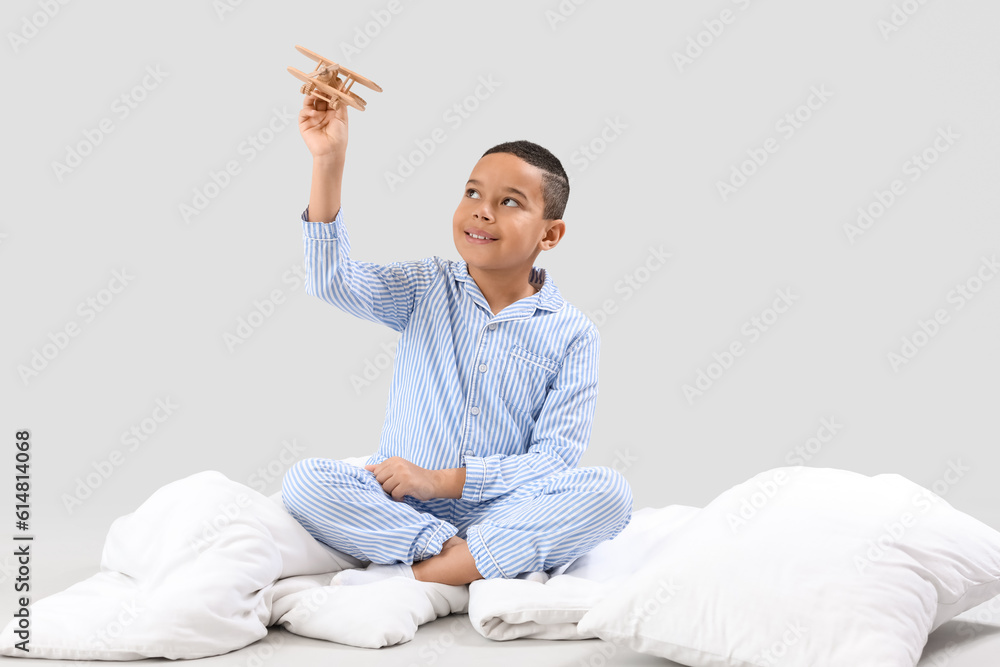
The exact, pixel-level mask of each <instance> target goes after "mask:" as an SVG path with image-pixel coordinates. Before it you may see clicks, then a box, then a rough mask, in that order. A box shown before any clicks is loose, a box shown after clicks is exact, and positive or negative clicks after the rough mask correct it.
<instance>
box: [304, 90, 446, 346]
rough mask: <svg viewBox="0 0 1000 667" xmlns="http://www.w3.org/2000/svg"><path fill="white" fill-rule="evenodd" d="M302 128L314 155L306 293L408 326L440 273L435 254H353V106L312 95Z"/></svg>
mask: <svg viewBox="0 0 1000 667" xmlns="http://www.w3.org/2000/svg"><path fill="white" fill-rule="evenodd" d="M299 132H300V133H301V134H302V138H303V140H305V142H306V146H307V147H308V148H309V152H310V153H312V157H313V169H312V188H311V190H310V193H309V207H308V209H307V216H306V215H304V216H303V218H302V220H303V222H302V225H303V237H304V244H305V248H304V249H305V269H306V280H305V290H306V293H307V294H312V295H314V296H318V297H319V298H321V299H323V300H324V301H326V302H327V303H330V304H333V305H335V306H337V307H339V308H341V309H342V310H344V311H346V312H348V313H350V314H352V315H354V316H356V317H360V318H361V319H365V320H369V321H372V322H378V323H381V324H385V325H386V326H388V327H390V328H392V329H394V330H396V331H402V330H403V329H404V328H405V327H406V324H407V322H408V321H409V318H410V314H411V313H412V312H413V308H414V306H415V304H416V302H417V300H418V299H419V298H420V296H421V295H422V294H423V293H424V292H425V291H426V290H427V287H428V286H429V285H430V284H431V283H432V282H433V281H434V279H435V277H436V276H437V275H438V267H437V265H436V264H435V262H434V261H433V259H432V258H427V259H424V260H420V261H398V262H393V263H391V264H376V263H374V262H364V261H359V260H355V259H352V258H351V257H350V249H351V244H350V240H349V238H348V235H347V230H346V228H345V227H344V225H343V210H342V209H341V199H340V196H341V184H342V182H343V179H344V162H345V157H346V154H347V105H345V104H340V105H338V108H337V110H336V111H330V110H329V109H328V108H327V103H326V102H324V101H323V100H318V99H316V98H314V97H312V96H311V95H306V97H305V100H304V101H303V103H302V110H301V111H300V112H299ZM323 223H326V224H323Z"/></svg>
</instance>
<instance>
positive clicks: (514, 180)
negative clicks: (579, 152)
mask: <svg viewBox="0 0 1000 667" xmlns="http://www.w3.org/2000/svg"><path fill="white" fill-rule="evenodd" d="M542 173H543V172H542V170H541V169H539V168H538V167H535V166H532V165H530V164H528V163H527V162H525V161H524V160H522V159H521V158H519V157H517V156H516V155H513V154H511V153H490V154H489V155H486V156H483V157H482V158H480V160H479V162H477V163H476V166H475V168H473V170H472V174H471V175H470V176H469V182H468V183H466V184H465V191H464V193H463V195H462V201H461V202H460V203H459V205H458V208H457V209H455V217H454V220H453V231H454V236H455V247H457V248H458V253H459V254H460V255H461V256H462V259H464V260H465V261H466V263H467V264H468V265H469V266H470V267H475V268H478V269H483V270H505V269H509V270H530V269H531V266H532V264H533V262H534V259H535V257H536V256H537V255H538V253H539V252H540V251H541V250H548V249H550V248H552V247H554V246H555V245H556V243H558V242H559V239H560V237H561V236H562V234H563V232H564V230H565V224H564V223H563V221H562V220H546V219H544V218H543V217H542V213H543V212H544V210H545V202H544V201H543V200H542ZM470 232H471V233H473V234H478V235H480V236H487V237H489V238H490V239H491V240H487V241H483V240H479V239H476V238H473V237H472V236H471V235H470Z"/></svg>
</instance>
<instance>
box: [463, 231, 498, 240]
mask: <svg viewBox="0 0 1000 667" xmlns="http://www.w3.org/2000/svg"><path fill="white" fill-rule="evenodd" d="M465 238H467V239H468V240H469V242H470V243H492V242H493V241H496V239H495V238H493V237H492V236H488V235H486V234H483V233H482V231H481V230H478V231H469V230H466V232H465Z"/></svg>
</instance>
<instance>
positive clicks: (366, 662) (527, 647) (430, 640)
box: [0, 610, 1000, 667]
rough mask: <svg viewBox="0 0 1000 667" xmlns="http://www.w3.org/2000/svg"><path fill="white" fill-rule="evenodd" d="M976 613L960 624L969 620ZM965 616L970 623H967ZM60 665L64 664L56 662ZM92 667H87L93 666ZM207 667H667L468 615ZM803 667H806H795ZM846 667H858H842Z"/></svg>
mask: <svg viewBox="0 0 1000 667" xmlns="http://www.w3.org/2000/svg"><path fill="white" fill-rule="evenodd" d="M974 614H975V610H972V611H970V612H967V613H966V614H963V616H962V617H961V618H967V617H968V618H974ZM970 615H971V616H970ZM0 662H5V663H10V664H15V663H16V664H38V665H46V666H48V667H52V665H53V664H54V661H51V660H30V659H23V658H0ZM155 663H172V664H177V661H176V660H166V659H163V658H150V659H147V660H141V661H135V662H131V661H130V662H119V663H116V664H130V665H131V664H135V665H148V664H155ZM58 664H62V663H58ZM91 664H93V663H91ZM198 664H199V665H206V667H208V666H211V667H216V666H218V667H268V666H274V667H277V666H279V665H282V666H283V665H296V666H299V665H303V666H308V665H348V666H350V667H369V666H371V667H374V666H376V665H377V666H382V667H384V666H387V665H389V666H392V667H418V666H419V667H424V666H427V667H430V666H431V665H436V666H440V667H447V666H452V665H454V666H458V665H461V666H462V667H468V666H470V665H471V666H474V667H510V666H511V665H515V666H520V667H535V666H540V665H544V666H545V667H602V666H605V665H606V666H608V667H615V666H625V665H636V666H642V665H650V666H652V665H658V666H659V667H673V666H674V665H676V664H677V663H673V662H668V661H665V660H662V659H660V658H655V657H653V656H649V655H640V654H638V653H634V652H632V651H628V650H625V649H617V648H616V647H615V646H613V645H612V644H608V643H607V642H603V641H599V640H586V641H562V642H556V641H542V640H532V639H518V640H515V641H511V642H493V641H490V640H488V639H485V638H483V637H482V636H480V635H479V634H477V633H476V632H475V631H474V630H473V629H472V626H471V624H470V623H469V617H468V616H466V615H461V616H454V617H448V618H442V619H438V620H437V621H434V622H433V623H428V624H426V625H424V626H421V628H420V630H419V631H418V632H417V636H416V638H414V640H413V641H412V642H409V643H407V644H402V645H400V646H394V647H390V648H384V649H375V650H373V649H360V648H352V647H350V646H341V645H339V644H332V643H330V642H325V641H320V640H315V639H308V638H306V637H300V636H298V635H294V634H292V633H290V632H286V631H285V630H283V629H280V628H271V631H270V633H269V634H268V636H267V637H265V638H264V639H262V640H260V641H258V642H256V643H254V644H251V645H250V646H246V647H244V648H242V649H240V650H238V651H233V652H232V653H227V654H225V655H220V656H214V657H210V658H202V659H200V660H198ZM996 665H1000V623H998V624H996V625H993V624H977V623H971V624H966V625H965V626H964V627H963V625H962V623H961V622H960V621H957V620H956V621H951V622H949V623H947V624H945V625H944V626H942V627H941V628H939V629H938V630H937V631H936V632H934V633H933V634H932V635H931V638H930V641H929V642H928V644H927V647H926V649H925V651H924V657H923V659H921V661H920V667H995V666H996ZM795 667H804V666H795ZM844 667H858V666H856V665H850V666H847V665H845V666H844Z"/></svg>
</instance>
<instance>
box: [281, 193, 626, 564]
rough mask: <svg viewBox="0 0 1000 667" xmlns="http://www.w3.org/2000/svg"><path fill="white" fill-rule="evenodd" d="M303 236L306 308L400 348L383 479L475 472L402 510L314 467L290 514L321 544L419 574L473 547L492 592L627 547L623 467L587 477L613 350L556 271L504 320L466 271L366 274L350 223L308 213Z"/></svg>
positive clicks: (374, 491) (369, 268) (366, 484)
mask: <svg viewBox="0 0 1000 667" xmlns="http://www.w3.org/2000/svg"><path fill="white" fill-rule="evenodd" d="M302 229H303V240H304V245H305V267H306V283H305V288H306V292H307V293H308V294H312V295H314V296H318V297H319V298H321V299H322V300H324V301H326V302H328V303H331V304H333V305H335V306H337V307H338V308H340V309H342V310H344V311H345V312H347V313H349V314H351V315H354V316H356V317H358V318H361V319H365V320H369V321H371V322H375V323H380V324H383V325H385V326H388V327H389V328H391V329H393V330H395V331H399V332H401V335H400V338H399V341H398V343H397V349H396V359H395V364H394V368H393V376H392V384H391V386H390V389H389V399H388V405H387V408H386V413H385V422H384V424H383V427H382V432H381V436H380V439H379V447H378V451H377V452H376V453H375V454H374V455H372V456H371V457H370V458H369V460H368V463H370V464H374V463H378V462H380V461H384V460H385V459H387V458H390V457H393V456H399V457H402V458H404V459H406V460H408V461H410V462H412V463H414V464H416V465H418V466H421V467H423V468H427V469H432V470H439V469H444V468H461V467H464V468H465V471H466V478H465V486H464V487H463V489H462V497H461V498H455V499H451V498H437V499H433V500H427V501H421V500H417V499H415V498H413V497H411V496H406V497H405V498H404V500H403V501H402V502H400V501H395V500H393V499H392V498H391V497H390V496H389V494H387V493H385V492H384V491H383V490H382V488H381V486H380V485H379V483H378V481H377V480H376V479H375V476H374V474H373V473H371V472H369V471H367V470H364V469H363V468H359V467H357V466H352V465H349V464H346V463H342V462H340V461H335V460H331V459H323V458H309V459H304V460H302V461H299V462H297V463H296V464H295V465H293V466H292V467H291V468H290V469H289V471H288V472H287V473H286V475H285V478H284V480H283V482H282V498H283V501H284V504H285V507H286V508H287V509H288V511H289V512H290V513H291V514H292V516H294V517H295V518H296V519H297V520H298V521H299V522H300V523H301V524H302V525H303V527H304V528H305V529H306V530H307V531H309V533H310V534H311V535H312V536H313V537H315V538H316V539H318V540H320V541H322V542H324V543H326V544H328V545H329V546H331V547H333V548H335V549H338V550H340V551H343V552H345V553H348V554H350V555H352V556H354V557H356V558H359V559H362V560H367V561H371V562H375V563H397V562H402V563H407V564H410V563H413V562H414V561H418V560H423V559H425V558H429V557H430V556H432V555H434V554H437V553H439V552H440V551H441V545H442V544H443V543H444V542H445V541H446V540H447V539H448V538H450V537H452V536H454V535H458V536H460V537H464V538H465V539H466V540H467V541H468V545H469V550H470V552H471V553H472V555H473V557H474V558H475V562H476V567H477V569H478V570H479V572H480V573H481V574H482V575H483V576H484V577H486V578H496V577H508V578H509V577H515V576H517V575H518V574H520V573H523V572H537V571H546V570H551V569H554V568H556V567H559V566H561V565H564V564H566V563H569V562H571V561H572V560H574V559H575V558H577V557H578V556H581V555H582V554H584V553H586V552H588V551H590V550H591V549H593V548H594V547H595V546H596V545H597V544H599V543H600V542H602V541H604V540H607V539H610V538H612V537H614V536H615V535H617V534H618V533H619V532H621V530H622V529H623V528H624V527H625V526H626V525H627V524H628V522H629V520H630V518H631V514H632V493H631V490H630V488H629V485H628V482H627V481H626V480H625V478H624V477H623V476H622V475H621V474H619V473H618V472H617V471H615V470H612V469H611V468H608V467H586V468H578V467H576V466H577V463H578V462H579V460H580V458H581V456H582V455H583V452H584V450H585V449H586V448H587V444H588V442H589V439H590V431H591V423H592V420H593V415H594V408H595V405H596V401H597V391H598V359H599V354H600V337H599V334H598V331H597V327H596V326H595V325H594V324H593V322H591V321H590V320H589V319H588V318H587V317H586V316H585V315H584V314H583V313H582V312H580V311H579V310H578V309H576V308H575V307H573V306H572V305H571V304H569V303H568V302H566V301H564V300H563V298H562V296H561V295H560V293H559V290H558V288H557V287H556V285H555V283H554V282H553V280H552V277H551V276H550V275H548V273H547V272H546V271H545V269H540V268H538V267H533V268H532V270H531V276H530V281H531V282H533V283H536V284H541V289H540V291H538V292H536V293H535V294H534V295H532V296H529V297H526V298H523V299H520V300H519V301H516V302H514V303H512V304H510V305H509V306H507V307H506V308H504V309H503V310H502V311H501V312H500V313H498V314H494V313H493V312H492V310H491V309H490V307H489V304H488V303H487V301H486V299H485V297H484V296H483V294H482V292H481V291H480V290H479V287H478V285H477V284H476V282H475V280H473V278H472V277H471V276H470V275H469V272H468V266H467V265H466V263H465V262H464V261H452V260H448V259H443V258H441V257H436V256H435V257H427V258H424V259H421V260H413V261H400V262H393V263H390V264H384V265H380V264H375V263H371V262H363V261H359V260H355V259H351V257H350V248H351V244H350V239H349V237H348V234H347V229H346V227H345V226H344V222H343V209H341V210H340V211H338V213H337V217H336V219H335V220H334V221H333V222H330V223H322V222H309V221H308V209H307V210H306V212H304V213H303V214H302ZM333 349H335V348H333Z"/></svg>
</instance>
